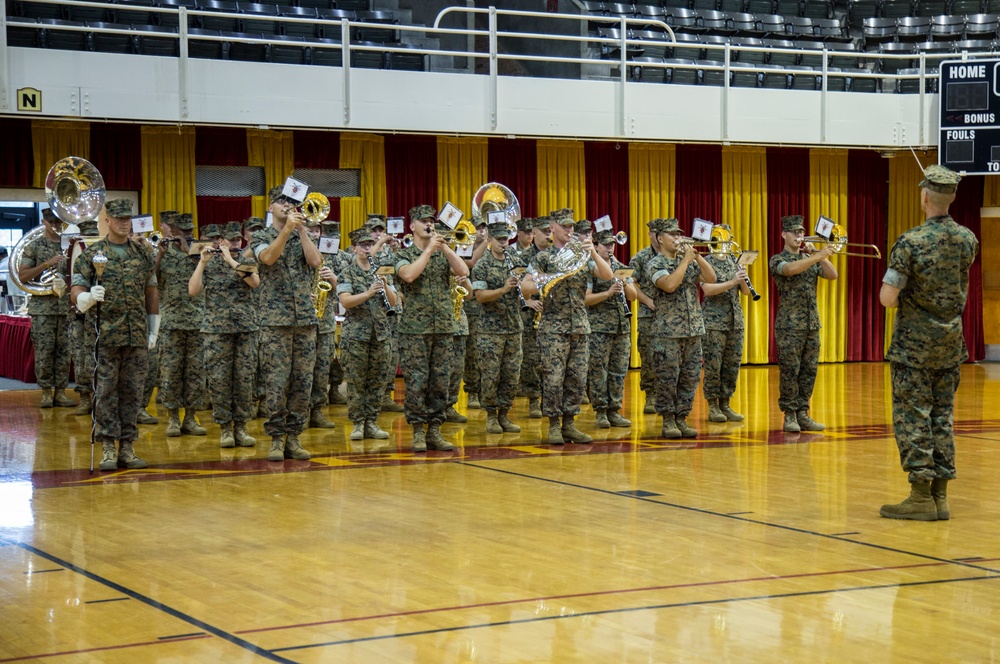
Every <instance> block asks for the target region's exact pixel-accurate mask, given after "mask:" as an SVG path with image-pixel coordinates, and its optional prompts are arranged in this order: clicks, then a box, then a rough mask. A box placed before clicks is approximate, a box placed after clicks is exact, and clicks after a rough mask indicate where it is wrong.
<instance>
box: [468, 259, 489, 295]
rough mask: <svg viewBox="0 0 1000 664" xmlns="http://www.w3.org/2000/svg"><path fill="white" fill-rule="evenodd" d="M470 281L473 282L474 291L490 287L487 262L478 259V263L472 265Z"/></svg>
mask: <svg viewBox="0 0 1000 664" xmlns="http://www.w3.org/2000/svg"><path fill="white" fill-rule="evenodd" d="M469 281H471V282H472V290H473V291H477V290H486V289H487V288H489V286H488V285H487V284H486V269H485V264H484V263H483V262H482V261H476V264H475V265H473V266H472V272H470V273H469Z"/></svg>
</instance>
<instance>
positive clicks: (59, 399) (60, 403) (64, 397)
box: [52, 389, 79, 408]
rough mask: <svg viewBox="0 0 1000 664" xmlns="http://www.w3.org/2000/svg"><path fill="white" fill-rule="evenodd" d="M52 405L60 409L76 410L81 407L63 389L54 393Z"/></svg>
mask: <svg viewBox="0 0 1000 664" xmlns="http://www.w3.org/2000/svg"><path fill="white" fill-rule="evenodd" d="M52 403H53V404H55V405H56V406H57V407H59V408H75V407H76V406H78V405H79V404H77V402H75V401H73V399H71V398H70V396H69V395H68V394H66V391H65V390H61V389H59V390H56V391H55V392H54V393H53V397H52Z"/></svg>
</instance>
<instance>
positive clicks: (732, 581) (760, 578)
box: [233, 558, 1000, 634]
mask: <svg viewBox="0 0 1000 664" xmlns="http://www.w3.org/2000/svg"><path fill="white" fill-rule="evenodd" d="M995 560H1000V558H984V559H982V560H977V561H976V562H992V561H995ZM946 564H947V563H944V562H934V563H914V564H912V565H896V566H891V567H861V568H858V569H846V570H834V571H831V572H803V573H802V574H785V575H781V576H758V577H750V578H746V579H724V580H721V581H699V582H695V583H678V584H672V585H666V586H649V587H646V588H623V589H617V590H600V591H595V592H588V593H572V594H568V595H548V596H543V597H527V598H521V599H509V600H501V601H497V602H482V603H479V604H460V605H457V606H443V607H439V608H435V609H419V610H415V611H399V612H396V613H382V614H378V615H372V616H357V617H355V618H341V619H338V620H320V621H317V622H308V623H299V624H295V625H278V626H275V627H258V628H257V629H245V630H239V631H235V632H233V634H254V633H258V632H273V631H277V630H283V629H298V628H300V627H317V626H319V625H336V624H339V623H349V622H360V621H364V620H381V619H383V618H401V617H405V616H417V615H422V614H427V613H440V612H445V611H464V610H466V609H479V608H485V607H490V606H504V605H507V604H523V603H526V602H541V601H552V600H560V599H573V598H578V597H598V596H601V595H624V594H627V593H641V592H651V591H655V590H676V589H681V588H697V587H701V586H719V585H727V584H736V583H752V582H756V581H781V580H785V579H803V578H810V577H821V576H831V575H834V574H855V573H858V572H888V571H892V570H902V569H917V568H920V567H938V566H941V565H946Z"/></svg>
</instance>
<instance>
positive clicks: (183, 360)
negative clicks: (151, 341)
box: [146, 330, 215, 409]
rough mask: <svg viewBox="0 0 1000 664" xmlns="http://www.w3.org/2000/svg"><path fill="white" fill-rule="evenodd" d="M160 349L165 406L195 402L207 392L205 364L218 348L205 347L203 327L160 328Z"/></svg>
mask: <svg viewBox="0 0 1000 664" xmlns="http://www.w3.org/2000/svg"><path fill="white" fill-rule="evenodd" d="M156 351H157V356H158V359H159V362H160V394H161V396H162V397H163V398H162V401H163V407H164V408H171V409H173V408H191V407H193V406H195V405H196V404H197V403H198V402H199V401H201V399H202V397H203V396H204V384H205V377H206V374H205V372H204V371H203V369H202V367H203V366H204V363H205V362H207V361H208V360H209V358H210V357H211V356H212V354H214V353H215V349H210V350H208V349H206V348H205V346H204V343H203V340H202V334H201V332H200V331H199V330H160V337H159V339H158V340H157V342H156ZM146 403H149V402H148V401H147V402H146Z"/></svg>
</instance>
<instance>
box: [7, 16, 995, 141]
mask: <svg viewBox="0 0 1000 664" xmlns="http://www.w3.org/2000/svg"><path fill="white" fill-rule="evenodd" d="M31 1H32V2H34V3H35V4H52V5H59V6H69V7H74V6H77V7H85V8H88V9H93V8H104V9H110V10H116V9H117V10H121V9H126V10H129V11H142V12H149V13H150V14H154V13H160V14H174V15H176V23H177V28H176V30H175V29H173V28H172V27H171V28H170V29H162V30H161V29H152V30H145V29H143V30H135V29H125V28H109V27H106V26H96V25H88V24H80V25H74V24H67V23H65V22H62V23H59V24H58V25H53V24H50V23H40V22H37V21H34V20H26V19H21V18H17V17H10V18H8V17H7V16H6V15H5V14H3V15H0V112H2V111H9V110H10V99H11V95H10V90H9V84H10V80H11V78H10V71H9V69H10V62H9V60H10V59H9V57H8V54H7V48H6V46H7V27H8V26H11V27H20V28H34V29H37V30H45V29H56V30H59V31H69V32H85V33H104V34H115V35H127V36H131V37H140V38H141V37H143V36H146V37H150V36H155V37H157V38H170V39H176V40H178V42H179V47H178V53H179V58H178V73H179V86H180V90H179V99H180V102H179V109H178V110H179V116H180V119H181V120H182V121H183V120H185V119H187V118H188V108H187V106H188V80H187V70H188V67H189V62H188V61H189V50H188V45H189V42H190V41H191V40H197V41H209V42H238V43H251V44H254V43H261V44H275V43H280V44H281V45H283V46H300V47H303V48H312V49H322V50H335V51H340V52H341V54H342V57H341V62H342V65H341V66H342V68H343V105H344V108H343V118H344V124H345V126H348V125H350V121H351V98H350V90H351V53H352V52H354V51H358V52H380V53H406V54H419V55H421V56H423V57H425V58H427V57H429V56H449V57H457V58H460V59H463V58H464V59H465V60H466V62H467V63H468V70H469V71H470V72H471V71H475V62H476V60H477V59H483V58H486V59H488V62H489V77H490V86H489V89H490V100H489V103H490V109H489V112H490V129H491V130H494V131H495V130H496V128H497V126H498V118H497V109H498V94H499V93H498V89H499V88H498V76H499V66H498V64H499V62H500V61H503V60H509V61H518V60H520V61H531V62H558V63H567V64H579V65H603V66H605V67H607V66H609V65H611V64H612V63H614V64H617V66H618V72H617V77H616V78H617V83H618V86H617V108H618V111H619V117H620V118H621V122H620V125H619V127H618V131H619V134H620V135H621V136H622V137H626V136H627V131H626V116H627V114H626V109H627V101H628V95H627V90H628V88H629V86H630V85H634V84H636V81H633V80H630V76H629V74H630V72H636V71H640V70H642V69H654V70H667V69H670V70H689V69H694V70H697V71H698V72H702V73H703V72H709V71H718V72H721V73H722V76H721V78H722V85H721V86H720V87H721V89H722V94H721V101H720V104H721V108H720V111H721V113H720V116H721V122H722V127H721V130H722V132H721V136H722V138H723V139H726V138H728V137H729V131H728V122H729V97H730V89H731V87H733V86H732V84H731V82H732V75H733V74H738V73H753V74H755V75H756V74H759V75H761V76H762V75H763V74H765V73H766V74H784V75H786V76H796V75H802V76H815V77H818V78H819V81H820V85H819V90H818V91H819V92H820V93H821V103H820V127H821V129H820V142H821V143H822V142H825V139H826V131H825V129H826V114H827V107H828V102H827V95H828V93H829V92H830V81H831V79H843V78H847V79H851V80H854V79H877V80H878V81H896V82H897V83H896V85H898V82H899V81H907V80H916V81H917V94H919V119H920V120H919V123H918V124H919V125H920V135H919V139H918V143H917V144H918V145H924V144H925V139H926V136H925V134H926V131H925V127H924V124H925V123H924V121H923V118H924V110H925V108H926V103H927V102H926V96H927V94H928V92H927V87H928V82H929V81H932V80H935V79H937V77H938V74H937V67H936V63H938V62H940V61H941V60H946V59H963V60H967V59H978V58H983V57H991V56H992V57H995V56H996V54H995V53H992V52H991V53H982V52H960V53H934V54H931V53H920V54H897V53H881V52H862V51H843V50H828V49H826V48H822V49H815V50H812V49H801V48H795V49H786V48H775V47H770V46H752V45H739V44H732V43H722V44H717V43H703V42H688V41H682V42H678V41H677V40H676V36H675V34H674V32H673V30H672V29H671V27H670V26H669V25H667V24H666V23H664V22H663V21H660V20H657V19H651V18H637V17H629V16H614V17H612V16H598V15H591V14H552V13H548V12H535V11H518V10H507V9H497V8H495V7H490V8H488V9H481V8H476V7H473V6H464V7H463V6H454V7H447V8H445V9H442V10H441V11H440V12H439V13H438V15H437V17H436V18H435V21H434V24H433V25H432V26H430V27H427V26H414V25H402V24H398V23H392V24H387V23H384V22H365V21H364V20H350V19H347V18H341V19H339V20H326V19H314V18H301V17H294V16H280V15H275V16H271V15H259V14H244V13H238V12H237V13H231V12H218V11H211V10H206V9H197V8H196V9H188V8H186V7H162V6H143V5H128V4H115V3H107V2H89V1H81V0H68V1H65V0H64V1H60V0H31ZM469 4H471V3H469ZM452 15H457V16H459V17H462V16H464V17H465V18H466V25H465V27H460V28H444V27H441V23H442V20H444V19H445V18H447V17H449V16H452ZM475 16H486V17H487V19H488V27H487V29H485V30H482V29H476V28H475V27H474V18H475ZM502 16H503V17H520V18H527V19H546V20H557V21H562V22H563V23H564V24H565V25H566V26H567V30H566V34H545V33H536V32H511V31H501V30H499V29H498V26H497V23H498V18H499V17H502ZM191 17H195V18H198V17H214V18H232V19H237V20H241V19H242V20H252V21H272V22H274V23H276V24H309V25H317V24H319V25H327V26H328V28H329V29H331V30H332V31H333V32H339V40H337V39H335V38H330V37H327V38H323V39H319V38H317V39H300V40H296V39H287V38H284V37H283V38H282V39H281V40H280V42H277V41H275V40H273V39H269V38H267V37H254V36H252V34H251V35H248V34H219V35H212V34H200V33H198V34H191V33H190V32H189V29H188V23H189V19H190V18H191ZM592 23H605V24H607V25H608V26H610V27H617V28H618V30H619V34H618V35H617V36H616V37H602V36H591V35H590V34H588V33H589V30H588V25H589V24H592ZM650 26H653V27H655V28H658V29H659V30H662V32H663V34H664V35H665V38H664V39H663V40H656V41H651V40H648V39H639V38H635V37H634V36H632V35H630V32H632V31H633V29H634V28H636V27H641V28H643V29H648V28H649V27H650ZM362 28H371V29H379V30H393V31H397V32H399V33H401V34H413V35H417V36H420V37H426V36H432V37H433V36H444V35H462V36H465V37H466V46H465V48H464V50H463V49H441V48H437V49H434V48H417V47H414V46H412V45H406V44H400V43H386V44H374V45H370V44H367V43H357V42H353V41H352V32H351V31H352V30H353V29H362ZM570 33H572V34H570ZM477 36H485V37H488V39H489V47H488V49H487V52H481V51H477V50H475V44H474V39H475V37H477ZM513 38H516V39H519V40H527V41H529V42H548V43H555V42H571V43H578V44H580V46H581V53H583V54H584V55H582V56H581V57H572V56H562V55H536V54H532V53H501V52H500V51H499V48H498V44H499V40H501V39H513ZM595 44H596V45H598V48H599V49H600V47H602V46H606V47H611V49H612V50H613V49H617V50H618V57H617V58H616V59H615V60H609V59H606V58H603V57H599V56H598V57H593V56H587V55H586V53H587V51H588V49H589V48H590V47H592V46H593V45H595ZM668 47H680V48H687V47H689V48H697V49H699V50H705V51H708V52H718V51H721V52H722V53H721V57H716V58H714V59H711V60H707V61H706V60H702V61H698V62H695V63H694V64H684V63H677V62H664V61H656V60H655V59H654V60H648V61H647V60H635V59H630V58H629V51H630V48H631V49H632V51H633V52H636V51H638V50H639V49H650V48H668ZM761 52H763V53H769V54H772V55H774V54H783V53H784V54H789V53H790V54H794V55H796V56H799V55H811V56H813V57H814V58H815V57H816V56H818V57H819V58H820V62H821V66H820V67H819V68H818V69H813V71H812V72H811V73H810V72H809V71H807V70H804V69H797V68H795V67H791V68H789V67H781V66H778V67H774V66H767V67H757V66H751V65H750V64H748V63H743V62H741V61H740V59H739V58H738V57H734V56H738V55H739V54H741V53H761ZM843 57H847V58H857V59H858V60H864V61H874V60H883V61H885V60H911V61H912V60H917V59H918V60H919V67H918V68H917V69H918V71H917V72H916V73H898V72H895V73H889V72H880V71H874V70H873V69H868V68H862V69H852V70H838V69H837V68H834V67H831V66H830V64H829V63H830V59H831V58H843ZM838 87H839V86H838ZM845 87H846V86H845Z"/></svg>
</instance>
